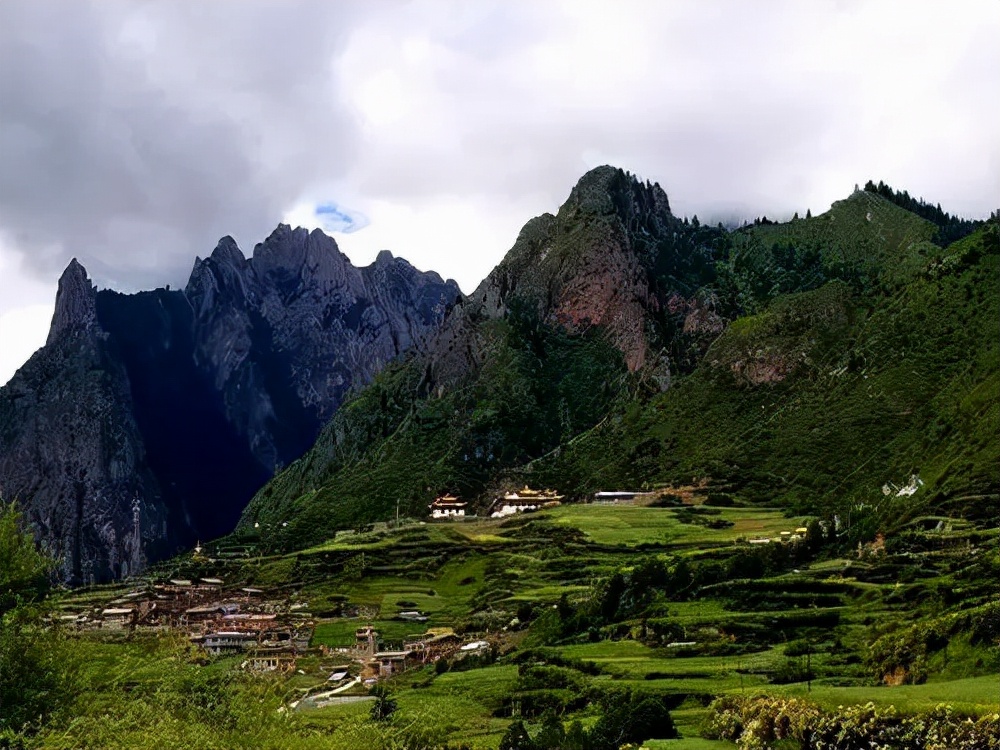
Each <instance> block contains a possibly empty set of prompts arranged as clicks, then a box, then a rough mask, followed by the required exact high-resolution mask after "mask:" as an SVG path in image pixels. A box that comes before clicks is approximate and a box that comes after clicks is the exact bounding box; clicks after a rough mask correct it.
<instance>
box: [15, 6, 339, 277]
mask: <svg viewBox="0 0 1000 750" xmlns="http://www.w3.org/2000/svg"><path fill="white" fill-rule="evenodd" d="M353 11H354V9H353V6H351V5H349V4H328V3H289V2H281V3H278V2H271V3H267V2H246V1H245V0H240V2H235V1H232V2H213V3H172V2H165V3H140V4H136V3H123V2H117V3H116V2H95V3H82V2H51V1H48V2H41V3H38V2H17V1H16V0H15V2H4V3H3V4H0V117H2V129H0V231H2V232H4V233H5V234H6V235H7V236H8V241H9V244H10V245H12V246H13V247H15V248H17V249H18V250H19V251H21V252H23V253H24V254H25V255H26V256H27V264H28V268H29V269H33V270H35V271H36V272H37V273H39V274H43V275H47V276H51V275H52V274H53V273H57V272H58V270H59V269H60V268H61V267H62V266H63V265H64V264H65V263H66V261H67V260H68V258H69V257H71V256H73V255H78V256H80V257H81V258H84V259H87V260H89V261H90V262H91V265H93V266H95V268H96V270H98V271H101V270H103V271H104V273H105V274H106V275H107V278H106V279H105V281H114V282H117V283H118V284H120V285H123V286H136V285H138V286H142V285H149V284H152V283H162V282H163V281H164V279H167V280H174V281H179V280H181V279H182V278H183V275H184V274H185V273H186V271H187V270H189V268H190V264H191V262H192V260H193V257H194V255H195V254H197V253H202V254H204V253H205V252H206V251H207V250H210V249H211V245H210V243H211V242H212V241H213V238H217V237H219V236H222V235H224V234H227V233H240V234H242V235H243V236H244V239H245V240H246V241H251V242H252V241H256V240H259V239H260V238H261V237H262V236H263V235H264V234H265V233H266V232H267V231H268V230H269V229H270V228H272V227H273V226H274V224H275V223H277V221H278V220H279V219H280V218H281V215H282V212H283V211H284V210H285V209H286V208H287V206H288V205H289V204H290V203H292V202H293V201H294V200H295V199H296V197H297V195H298V192H299V191H300V189H301V186H302V185H303V184H308V183H310V182H312V181H315V180H317V179H328V178H330V177H336V176H340V175H343V174H345V173H346V171H347V170H348V169H349V168H350V166H351V164H352V162H353V160H354V158H355V156H356V134H355V126H354V124H353V122H352V118H351V117H350V116H349V115H348V114H346V113H345V112H344V110H343V107H342V106H339V99H338V96H339V94H338V91H337V89H336V86H335V81H334V79H333V76H332V72H331V66H332V63H333V60H334V58H335V56H336V55H337V53H338V51H339V50H340V49H341V48H342V46H343V44H344V43H345V41H346V37H347V33H348V30H349V29H350V26H351V23H352V18H351V16H352V13H353ZM92 270H95V269H92Z"/></svg>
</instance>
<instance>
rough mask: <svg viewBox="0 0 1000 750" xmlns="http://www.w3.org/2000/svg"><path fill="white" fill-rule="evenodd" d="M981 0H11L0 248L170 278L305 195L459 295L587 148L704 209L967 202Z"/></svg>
mask: <svg viewBox="0 0 1000 750" xmlns="http://www.w3.org/2000/svg"><path fill="white" fill-rule="evenodd" d="M998 7H1000V6H998V4H997V3H995V2H983V3H979V4H976V3H970V4H968V5H963V6H960V7H957V8H954V9H944V8H942V7H941V6H940V4H930V3H928V4H921V3H916V2H899V3H891V2H884V3H875V4H872V3H854V2H816V3H809V4H804V3H800V2H782V3H779V2H775V3H771V4H768V5H767V6H766V8H762V7H761V6H758V5H752V4H746V3H740V2H726V1H724V0H720V1H719V2H714V3H704V2H700V1H698V2H671V3H660V2H654V1H653V0H649V1H648V2H631V3H629V2H622V3H615V4H606V5H603V6H596V5H595V6H593V7H591V6H590V5H586V4H580V3H578V2H570V1H567V2H565V3H562V2H556V1H555V0H553V2H550V3H508V2H485V1H484V2H477V3H468V2H458V1H452V0H440V1H439V2H436V1H435V0H428V1H427V2H420V3H407V4H398V3H393V4H389V3H381V4H379V3H364V4H362V3H326V2H319V1H318V0H317V1H315V2H305V1H303V2H296V3H291V2H264V1H263V0H239V1H238V2H237V1H236V0H229V1H228V2H225V1H223V0H215V1H214V2H211V3H176V2H169V1H163V2H145V3H132V2H129V3H125V2H107V1H102V2H92V3H86V2H69V1H68V0H66V1H63V2H59V1H57V0H47V1H46V2H35V1H31V0H5V2H3V3H2V4H0V124H2V128H0V240H3V247H4V248H5V249H2V250H0V252H8V253H20V254H23V255H24V256H25V257H26V262H25V263H24V264H22V268H23V269H24V270H25V272H27V273H33V274H36V275H37V276H38V277H39V278H46V279H50V278H54V276H55V275H56V274H57V273H58V271H59V269H60V268H61V267H62V266H63V265H64V264H65V263H66V262H67V261H68V259H69V258H70V257H71V256H73V255H77V256H80V257H81V258H82V259H83V260H84V261H85V263H87V265H88V268H90V269H91V271H92V272H94V273H95V275H96V276H98V278H99V281H102V282H104V283H110V284H114V285H117V286H121V287H126V288H130V287H131V288H134V287H137V286H150V285H152V284H158V283H163V282H165V281H171V282H175V283H176V282H180V281H182V280H183V278H184V276H185V275H186V272H187V270H188V269H189V268H190V264H191V261H192V258H193V256H194V255H196V254H205V253H206V252H208V251H209V250H210V248H211V245H212V243H213V242H214V241H215V239H217V238H218V237H219V236H221V235H223V234H233V235H235V236H236V237H237V239H238V240H240V242H241V244H242V245H243V246H244V248H248V247H249V246H251V245H252V244H253V243H254V242H256V241H258V240H259V239H261V238H262V237H263V236H264V235H265V234H266V233H267V232H268V231H269V230H270V229H271V228H272V227H273V226H274V224H275V223H276V222H277V221H278V220H280V219H282V217H283V216H287V215H288V214H289V212H290V211H291V210H292V209H293V208H294V207H295V206H296V205H297V204H302V203H303V202H305V204H308V206H307V209H306V210H304V213H302V214H301V215H303V216H306V217H307V218H310V217H311V220H314V221H316V223H317V224H322V223H324V220H325V221H326V222H327V226H330V227H331V228H347V229H355V230H358V229H360V230H361V231H355V232H354V233H353V234H351V235H350V238H343V242H342V244H345V245H349V246H350V247H353V248H363V251H358V252H359V253H360V254H361V255H364V254H365V253H368V254H373V253H374V251H375V250H377V249H379V248H378V246H377V245H378V244H379V243H383V246H384V245H385V244H388V245H391V249H392V250H393V251H394V252H397V253H399V254H401V255H404V256H405V257H408V258H411V259H412V260H414V261H415V262H416V263H417V264H418V265H422V266H423V267H434V268H436V269H437V270H440V271H441V272H442V273H444V274H446V275H455V276H456V277H458V278H459V280H460V281H462V283H463V285H465V286H466V287H470V286H472V285H473V284H474V282H475V280H476V279H477V278H479V277H481V276H482V274H483V273H485V271H486V270H488V268H489V266H491V265H492V264H493V263H495V262H496V261H498V260H499V258H500V256H501V254H502V252H503V250H504V249H506V248H507V247H509V245H510V244H511V242H512V241H513V239H514V237H515V235H516V231H517V228H518V227H519V226H520V224H521V223H523V222H524V221H525V220H526V219H528V218H529V217H530V215H531V214H532V213H537V212H539V211H541V210H552V209H554V208H556V207H557V206H558V203H559V202H560V201H561V200H562V199H564V198H565V196H566V194H567V193H568V191H569V188H570V187H571V186H572V184H573V183H574V182H575V180H576V179H577V178H578V176H579V175H580V174H581V173H582V172H583V171H584V170H585V169H586V168H587V167H589V166H593V165H594V164H596V163H599V162H604V161H611V162H615V163H618V164H619V165H621V166H623V167H626V168H629V169H632V170H634V171H638V172H639V173H640V175H641V176H643V177H647V178H650V179H653V180H658V181H660V182H661V184H663V185H664V187H665V188H666V189H667V191H668V193H669V194H670V198H671V201H672V204H673V205H674V207H675V210H677V211H679V212H680V213H687V214H691V213H698V214H699V215H700V216H701V217H702V218H703V219H711V218H713V217H727V218H728V217H731V216H733V215H742V216H749V217H752V216H754V215H758V214H761V213H767V214H769V215H772V216H774V215H777V216H782V215H790V214H791V213H792V212H793V211H800V212H801V211H804V210H805V209H806V208H811V209H812V210H813V211H814V212H816V211H821V210H824V209H825V208H826V207H827V206H828V205H829V202H830V201H832V200H834V199H837V198H839V197H843V196H844V195H846V194H847V193H848V192H849V191H850V188H851V187H852V185H853V183H855V182H862V181H864V180H865V179H867V178H869V177H872V178H875V179H885V180H887V181H889V182H890V183H892V184H894V185H898V186H899V187H905V188H907V189H908V190H910V192H911V193H914V194H918V195H925V196H926V197H928V198H930V199H933V200H940V201H941V202H942V203H943V204H944V206H945V208H947V209H949V210H956V211H960V212H962V213H964V214H966V215H984V214H986V213H988V211H989V210H990V209H991V208H995V207H996V204H997V203H998V202H1000V176H998V175H1000V143H998V136H997V133H1000V104H998V99H997V97H995V96H991V95H990V94H991V92H995V91H996V88H997V74H996V71H997V70H998V69H1000V52H998V51H997V47H996V45H995V44H994V43H993V42H994V41H995V38H996V36H997V33H998V31H1000V13H998V11H997V8H998ZM325 204H332V205H336V206H337V207H338V210H342V211H344V212H345V215H347V216H353V217H367V218H370V220H371V225H370V226H368V227H364V226H363V224H364V221H360V220H359V221H356V222H355V221H347V222H346V223H345V222H344V221H341V220H338V221H337V222H335V223H334V225H330V224H329V216H323V215H321V214H322V212H320V214H317V213H316V211H315V210H314V209H315V207H316V206H317V205H325ZM406 210H412V214H405V211H406ZM435 212H436V213H435ZM293 213H294V212H293ZM432 213H433V214H434V216H433V220H430V219H429V218H428V216H429V215H430V214H432ZM296 215H299V214H296ZM404 215H407V216H412V217H415V220H416V219H421V220H423V224H420V225H418V224H417V223H414V224H413V225H412V226H411V225H406V226H404V225H402V224H400V225H399V226H388V225H387V224H388V223H391V220H392V218H393V217H400V216H404ZM463 264H466V265H464V266H463ZM463 269H464V270H463ZM2 312H3V310H0V313H2Z"/></svg>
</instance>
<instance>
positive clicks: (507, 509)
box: [490, 485, 563, 518]
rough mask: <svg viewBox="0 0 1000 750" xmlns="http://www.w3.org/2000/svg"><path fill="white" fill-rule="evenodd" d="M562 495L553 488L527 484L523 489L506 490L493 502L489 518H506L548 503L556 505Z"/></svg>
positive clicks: (542, 506) (536, 508)
mask: <svg viewBox="0 0 1000 750" xmlns="http://www.w3.org/2000/svg"><path fill="white" fill-rule="evenodd" d="M562 499H563V496H562V495H560V494H558V493H556V492H555V490H533V489H531V488H530V487H528V486H527V485H525V487H524V489H521V490H515V491H513V492H508V493H507V494H506V495H504V496H503V497H498V498H497V499H496V501H495V502H494V503H493V508H492V512H491V513H490V517H491V518H506V517H507V516H512V515H514V514H515V513H524V512H526V511H532V510H538V509H539V508H544V507H546V506H548V505H558V504H559V501H560V500H562Z"/></svg>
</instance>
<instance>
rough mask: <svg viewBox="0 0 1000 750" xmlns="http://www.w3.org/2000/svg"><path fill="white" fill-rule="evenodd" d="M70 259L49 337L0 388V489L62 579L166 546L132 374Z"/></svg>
mask: <svg viewBox="0 0 1000 750" xmlns="http://www.w3.org/2000/svg"><path fill="white" fill-rule="evenodd" d="M95 300H96V291H95V290H94V288H93V286H92V285H91V283H90V280H89V279H88V278H87V274H86V271H84V270H83V267H82V266H81V265H80V264H79V263H77V262H76V260H74V261H72V262H71V263H70V265H69V267H68V268H67V269H66V271H65V273H64V274H63V276H62V278H61V279H60V280H59V296H58V298H57V303H56V310H55V315H54V316H53V319H52V328H51V331H50V333H49V337H48V343H47V344H46V345H45V347H43V348H42V349H40V350H39V351H38V352H36V353H35V355H34V356H32V358H31V359H30V360H29V361H28V362H27V363H26V364H25V365H24V366H23V367H22V368H21V369H20V370H19V371H18V372H17V373H16V374H15V376H14V378H13V379H12V380H11V381H10V383H9V384H8V385H7V386H6V387H5V388H3V389H2V391H0V492H2V496H3V499H4V500H6V501H11V500H13V501H17V502H18V504H19V505H20V507H21V508H22V509H23V510H25V511H26V512H27V515H28V518H29V520H30V522H31V524H32V526H33V527H34V530H35V532H36V534H37V535H38V537H39V538H40V539H41V540H42V542H43V545H44V546H45V547H46V548H48V549H49V551H50V552H51V553H53V554H54V555H55V556H56V557H57V558H58V559H59V560H60V562H61V569H62V575H63V578H65V579H66V580H69V581H77V582H93V581H96V580H106V579H108V578H112V577H117V576H123V575H128V574H129V573H132V572H136V571H138V570H141V569H142V568H143V567H144V566H145V564H146V562H147V559H148V555H149V554H154V555H155V554H156V553H157V552H159V551H160V550H162V549H163V548H164V546H165V545H164V542H165V532H166V529H165V528H164V523H163V520H164V517H165V513H164V507H163V504H162V498H161V493H160V491H159V485H158V483H157V481H156V478H155V477H154V476H153V475H152V474H151V472H150V471H149V470H148V469H147V468H146V465H145V451H144V447H143V440H142V436H141V435H140V432H139V429H138V426H137V424H136V421H135V418H134V416H133V414H132V399H131V395H130V393H129V380H128V375H127V374H126V372H125V368H124V367H123V365H122V363H121V362H120V361H119V360H118V358H117V357H116V356H115V354H114V347H113V345H112V344H110V342H109V341H108V335H107V333H106V332H105V331H104V330H103V329H102V328H101V327H100V325H99V324H98V323H97V320H96V313H95V309H96V307H95Z"/></svg>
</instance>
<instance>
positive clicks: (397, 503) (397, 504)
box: [396, 497, 399, 529]
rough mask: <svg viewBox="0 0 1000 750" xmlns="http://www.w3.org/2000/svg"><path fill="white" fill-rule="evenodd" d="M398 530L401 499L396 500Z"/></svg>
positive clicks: (397, 526)
mask: <svg viewBox="0 0 1000 750" xmlns="http://www.w3.org/2000/svg"><path fill="white" fill-rule="evenodd" d="M396 528H397V529H398V528H399V498H398V497H397V498H396Z"/></svg>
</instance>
